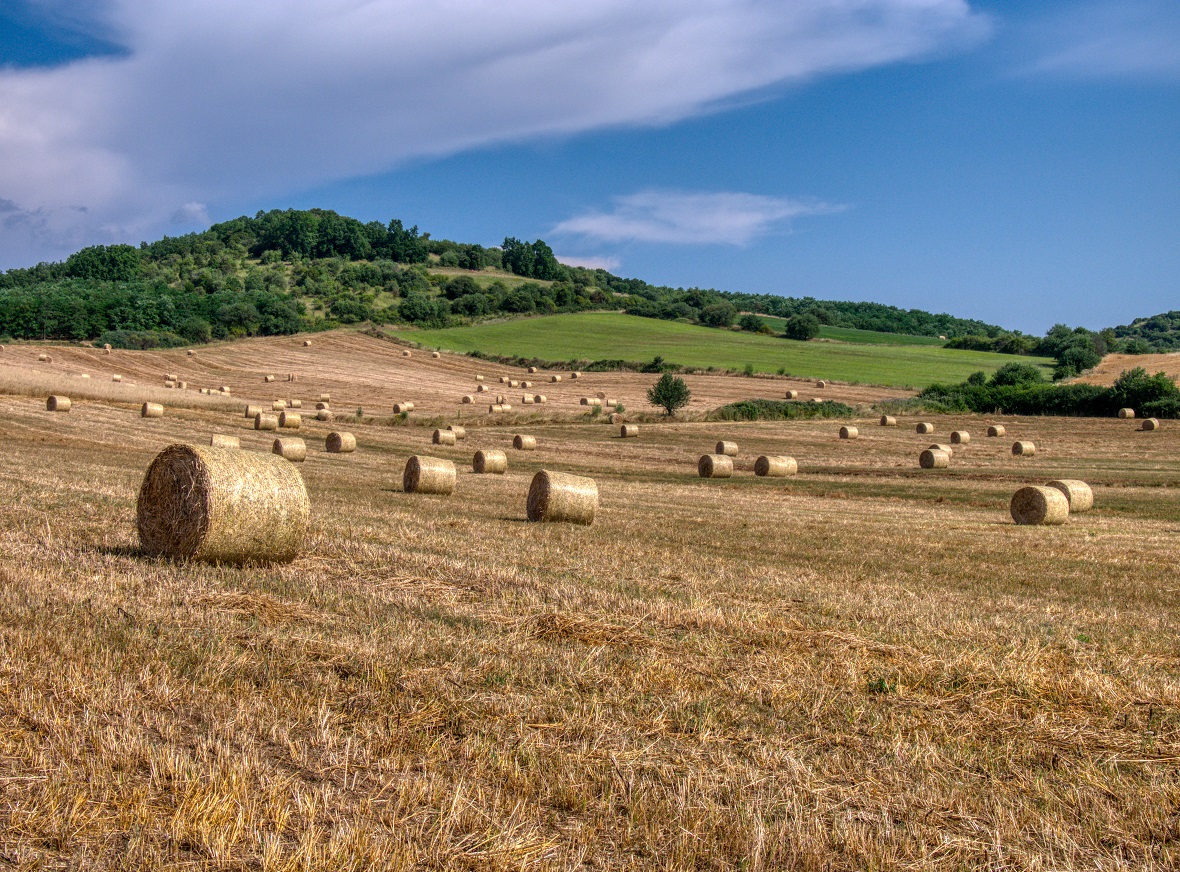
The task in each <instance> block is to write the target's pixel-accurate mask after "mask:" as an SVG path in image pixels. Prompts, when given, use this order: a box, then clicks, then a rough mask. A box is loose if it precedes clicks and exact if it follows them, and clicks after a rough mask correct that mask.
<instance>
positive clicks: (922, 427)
mask: <svg viewBox="0 0 1180 872" xmlns="http://www.w3.org/2000/svg"><path fill="white" fill-rule="evenodd" d="M914 432H915V433H920V434H922V435H923V436H925V435H927V434H929V433H933V432H934V425H933V424H931V423H930V422H929V421H919V422H918V425H917V426H916V427H914Z"/></svg>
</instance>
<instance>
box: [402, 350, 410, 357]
mask: <svg viewBox="0 0 1180 872" xmlns="http://www.w3.org/2000/svg"><path fill="white" fill-rule="evenodd" d="M402 357H410V349H408V348H406V349H404V350H403V351H402Z"/></svg>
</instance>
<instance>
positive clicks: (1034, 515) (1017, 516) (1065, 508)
mask: <svg viewBox="0 0 1180 872" xmlns="http://www.w3.org/2000/svg"><path fill="white" fill-rule="evenodd" d="M1008 510H1009V511H1010V512H1011V513H1012V520H1013V521H1015V522H1016V523H1017V524H1064V523H1065V522H1066V521H1067V520H1069V499H1068V498H1067V497H1066V496H1065V494H1063V493H1062V492H1061V491H1059V490H1058V489H1057V488H1055V487H1039V486H1037V485H1029V486H1028V487H1022V488H1021V489H1020V490H1018V491H1017V492H1016V493H1014V494H1013V495H1012V502H1011V503H1010V504H1009V505H1008Z"/></svg>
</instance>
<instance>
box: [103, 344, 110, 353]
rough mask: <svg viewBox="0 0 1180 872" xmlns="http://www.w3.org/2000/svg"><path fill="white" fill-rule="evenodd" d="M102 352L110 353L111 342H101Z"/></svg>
mask: <svg viewBox="0 0 1180 872" xmlns="http://www.w3.org/2000/svg"><path fill="white" fill-rule="evenodd" d="M102 353H103V354H110V353H111V343H109V342H104V343H103V345H102Z"/></svg>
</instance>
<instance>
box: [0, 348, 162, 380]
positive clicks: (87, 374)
mask: <svg viewBox="0 0 1180 872" xmlns="http://www.w3.org/2000/svg"><path fill="white" fill-rule="evenodd" d="M3 347H4V346H2V345H0V349H2V348H3ZM79 378H90V373H88V372H84V373H82V375H81V376H79ZM181 384H184V382H181Z"/></svg>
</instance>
